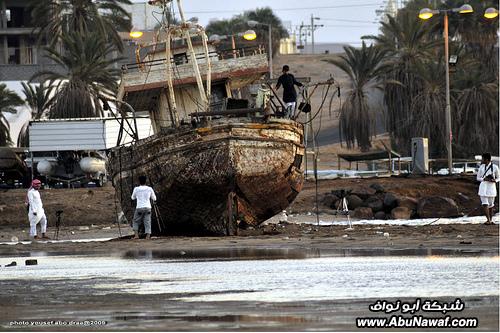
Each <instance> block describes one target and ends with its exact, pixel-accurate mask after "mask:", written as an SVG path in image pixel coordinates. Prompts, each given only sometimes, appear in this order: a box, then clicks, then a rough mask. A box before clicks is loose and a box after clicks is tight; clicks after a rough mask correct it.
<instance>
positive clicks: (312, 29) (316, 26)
mask: <svg viewBox="0 0 500 333" xmlns="http://www.w3.org/2000/svg"><path fill="white" fill-rule="evenodd" d="M319 19H320V18H319V17H314V15H313V14H311V25H309V26H306V27H308V28H309V29H311V45H312V54H314V31H315V30H316V29H317V28H321V27H322V26H323V24H316V25H315V24H314V20H319Z"/></svg>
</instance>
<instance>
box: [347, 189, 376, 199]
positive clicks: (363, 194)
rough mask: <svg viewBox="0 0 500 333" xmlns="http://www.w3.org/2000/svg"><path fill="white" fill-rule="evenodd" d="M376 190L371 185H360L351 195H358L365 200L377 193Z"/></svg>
mask: <svg viewBox="0 0 500 333" xmlns="http://www.w3.org/2000/svg"><path fill="white" fill-rule="evenodd" d="M375 192H376V191H375V190H374V189H372V188H371V187H359V188H356V189H354V190H352V191H351V195H357V196H358V197H360V198H361V199H363V200H366V199H368V198H369V197H371V196H372V195H374V194H375Z"/></svg>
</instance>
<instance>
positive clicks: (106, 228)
mask: <svg viewBox="0 0 500 333" xmlns="http://www.w3.org/2000/svg"><path fill="white" fill-rule="evenodd" d="M110 229H111V227H104V228H102V230H110Z"/></svg>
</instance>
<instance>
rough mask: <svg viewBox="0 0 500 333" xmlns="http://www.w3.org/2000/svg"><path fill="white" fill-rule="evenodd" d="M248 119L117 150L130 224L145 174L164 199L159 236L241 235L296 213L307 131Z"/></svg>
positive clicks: (159, 206)
mask: <svg viewBox="0 0 500 333" xmlns="http://www.w3.org/2000/svg"><path fill="white" fill-rule="evenodd" d="M244 119H246V118H242V119H233V120H231V122H229V123H223V124H218V125H217V124H215V125H212V126H210V127H204V128H197V129H187V130H179V131H176V132H174V133H171V134H168V133H160V134H157V135H154V136H153V137H150V138H147V139H144V140H141V141H139V142H137V143H136V144H134V145H132V146H128V147H121V148H120V147H118V148H115V149H113V150H112V152H111V154H110V158H109V163H108V168H109V171H110V174H111V175H112V178H113V185H114V186H115V189H116V194H117V197H118V199H119V201H120V203H121V207H122V210H123V212H124V213H125V216H126V217H127V219H129V221H130V220H131V219H132V217H133V212H134V203H133V202H132V200H131V198H130V195H131V192H132V190H133V187H134V186H135V185H137V177H138V176H139V175H146V176H147V177H148V179H149V183H150V184H151V186H152V187H153V188H154V190H155V192H156V194H157V199H158V200H157V203H156V208H155V207H154V208H153V219H152V228H153V234H163V235H234V234H236V233H237V230H238V228H242V227H247V226H257V225H259V224H260V223H262V222H263V221H265V220H267V219H268V218H270V217H272V216H274V215H276V214H277V213H279V212H280V211H281V210H283V209H285V208H286V207H288V205H289V204H290V203H291V202H292V201H293V200H294V199H295V197H296V196H297V194H298V193H299V192H300V190H301V189H302V184H303V180H304V178H303V172H302V170H301V164H302V157H303V155H304V147H303V145H302V142H303V132H302V126H301V125H300V124H298V123H296V122H294V121H291V120H282V119H279V120H274V121H271V122H268V123H257V122H249V121H245V120H244Z"/></svg>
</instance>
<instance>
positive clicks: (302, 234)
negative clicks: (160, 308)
mask: <svg viewBox="0 0 500 333" xmlns="http://www.w3.org/2000/svg"><path fill="white" fill-rule="evenodd" d="M105 228H106V229H105V230H103V229H102V228H101V227H96V228H90V230H85V231H82V230H78V227H76V226H75V227H65V228H63V229H61V230H60V239H61V240H71V239H73V240H75V239H110V238H113V240H109V241H101V242H83V243H81V242H79V243H72V242H64V243H50V242H49V243H47V242H32V243H30V244H17V245H5V244H0V256H7V255H23V254H27V253H30V252H33V251H43V252H45V253H47V254H51V253H54V254H57V253H65V254H80V253H95V254H99V253H112V252H123V251H126V250H141V249H142V250H148V249H149V250H162V249H163V250H168V249H175V250H178V251H186V250H192V249H199V250H210V249H223V248H241V247H245V248H248V247H250V248H270V249H276V248H278V249H283V248H289V249H311V248H314V249H320V250H338V249H345V250H353V249H366V250H375V249H383V250H391V249H392V250H403V249H419V250H428V249H452V250H457V251H486V252H488V253H490V254H492V255H498V245H499V242H498V234H499V226H498V225H493V226H486V225H482V224H447V225H427V226H398V225H392V226H390V225H358V226H354V230H346V226H342V225H334V226H316V225H311V224H289V223H277V224H269V225H265V226H262V227H261V228H256V229H253V230H241V231H240V236H232V237H153V238H152V239H151V240H149V241H147V240H133V239H129V238H127V235H128V236H129V237H130V235H132V234H133V232H132V230H131V228H130V227H129V226H122V227H121V228H120V229H121V234H122V236H124V237H123V238H122V239H117V238H118V237H119V230H118V227H117V226H116V225H114V226H109V227H105ZM108 228H109V229H108ZM23 230H24V231H25V232H22V231H23ZM26 231H27V230H26V229H22V228H12V227H7V228H1V229H0V242H9V241H10V240H11V237H12V236H16V237H18V239H19V240H23V239H28V237H27V234H26ZM71 232H73V233H74V234H72V233H71ZM384 233H388V234H389V237H385V236H384ZM47 234H48V235H49V236H50V237H53V236H54V229H53V228H52V229H49V230H48V232H47Z"/></svg>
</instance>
